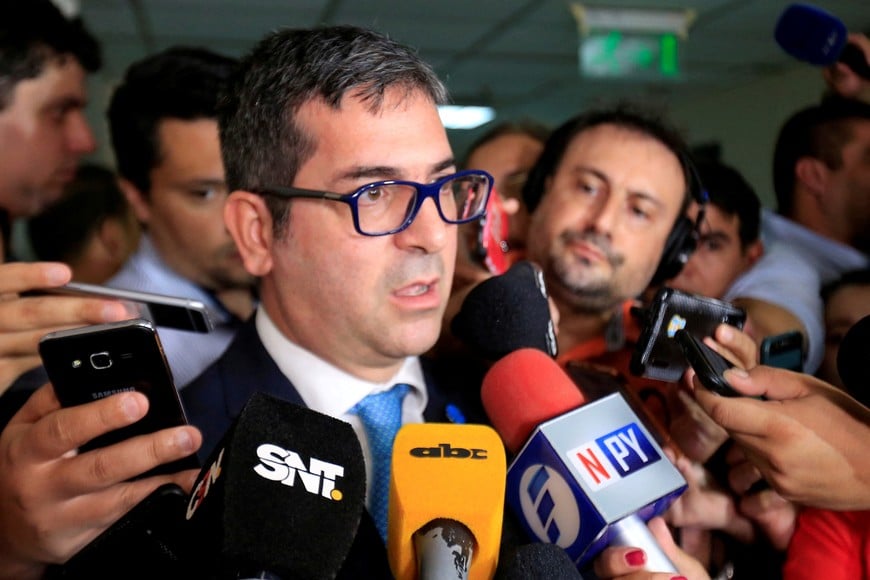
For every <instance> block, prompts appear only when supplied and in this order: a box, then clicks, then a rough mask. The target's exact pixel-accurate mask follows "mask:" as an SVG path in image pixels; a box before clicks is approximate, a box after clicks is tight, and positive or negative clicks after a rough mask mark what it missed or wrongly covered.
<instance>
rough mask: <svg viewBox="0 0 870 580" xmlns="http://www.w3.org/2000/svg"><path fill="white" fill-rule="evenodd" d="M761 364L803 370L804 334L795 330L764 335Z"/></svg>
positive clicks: (797, 370)
mask: <svg viewBox="0 0 870 580" xmlns="http://www.w3.org/2000/svg"><path fill="white" fill-rule="evenodd" d="M760 362H761V364H763V365H767V366H770V367H777V368H781V369H788V370H790V371H796V372H803V369H804V335H803V334H801V333H800V332H799V331H797V330H792V331H791V332H785V333H783V334H777V335H774V336H768V337H765V338H764V340H762V341H761V360H760Z"/></svg>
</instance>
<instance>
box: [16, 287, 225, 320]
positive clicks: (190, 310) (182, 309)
mask: <svg viewBox="0 0 870 580" xmlns="http://www.w3.org/2000/svg"><path fill="white" fill-rule="evenodd" d="M32 293H40V294H65V295H73V296H94V297H97V298H112V299H115V300H122V301H124V302H127V303H128V304H130V305H131V306H132V308H133V309H134V310H135V311H136V312H137V316H139V317H140V318H144V319H146V320H150V321H151V322H153V323H154V324H155V325H156V326H166V327H168V328H177V329H179V330H188V331H191V332H211V331H212V330H213V329H214V323H213V322H212V320H211V318H210V317H209V315H208V309H207V308H206V306H205V304H203V303H202V302H201V301H199V300H193V299H191V298H180V297H177V296H166V295H164V294H154V293H151V292H139V291H137V290H122V289H120V288H109V287H107V286H97V285H94V284H84V283H80V282H70V283H69V284H65V285H63V286H58V287H56V288H43V289H40V290H37V291H35V292H32Z"/></svg>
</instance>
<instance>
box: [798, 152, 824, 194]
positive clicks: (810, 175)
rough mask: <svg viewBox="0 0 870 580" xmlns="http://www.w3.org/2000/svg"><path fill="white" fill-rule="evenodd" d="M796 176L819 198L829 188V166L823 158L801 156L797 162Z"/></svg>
mask: <svg viewBox="0 0 870 580" xmlns="http://www.w3.org/2000/svg"><path fill="white" fill-rule="evenodd" d="M794 172H795V177H797V178H798V180H799V181H800V182H801V183H803V184H804V186H805V188H806V189H808V190H809V191H810V192H812V194H813V195H814V196H815V197H816V198H818V199H819V200H821V199H822V197H823V196H824V194H825V191H827V189H828V187H827V186H828V175H829V173H830V172H829V171H828V167H827V166H826V165H825V163H824V162H823V161H822V160H821V159H816V158H815V157H801V158H800V159H798V162H797V163H796V164H795V168H794Z"/></svg>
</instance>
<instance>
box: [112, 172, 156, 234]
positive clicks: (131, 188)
mask: <svg viewBox="0 0 870 580" xmlns="http://www.w3.org/2000/svg"><path fill="white" fill-rule="evenodd" d="M118 187H119V188H120V189H121V192H122V193H123V194H124V197H125V198H127V203H129V204H130V207H131V208H132V209H133V213H134V214H136V219H137V220H138V221H139V223H140V224H146V225H147V224H148V222H149V221H150V220H151V205H150V204H149V203H148V196H147V195H146V194H145V193H144V192H142V191H141V190H140V189H139V188H138V187H136V186H135V185H133V182H132V181H130V180H129V179H124V178H123V177H119V178H118Z"/></svg>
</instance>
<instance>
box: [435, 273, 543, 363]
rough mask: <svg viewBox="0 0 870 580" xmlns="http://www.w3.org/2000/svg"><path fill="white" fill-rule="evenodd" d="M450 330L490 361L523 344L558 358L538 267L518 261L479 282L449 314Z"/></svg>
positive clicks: (523, 346)
mask: <svg viewBox="0 0 870 580" xmlns="http://www.w3.org/2000/svg"><path fill="white" fill-rule="evenodd" d="M451 331H452V332H453V334H454V335H455V336H456V337H457V338H459V339H460V340H461V341H462V342H464V343H465V344H466V345H467V346H469V347H471V348H472V349H474V350H475V351H477V352H478V354H480V355H481V356H483V357H484V358H486V359H489V360H498V359H500V358H501V357H503V356H504V355H506V354H508V353H509V352H513V351H515V350H517V349H520V348H527V347H528V348H537V349H539V350H541V351H543V352H545V353H547V354H549V355H550V356H556V352H557V350H556V329H555V327H554V325H553V319H552V317H551V316H550V304H549V300H548V298H547V290H546V286H545V285H544V276H543V274H542V273H541V270H540V268H538V267H537V266H535V265H534V264H532V263H531V262H526V261H520V262H517V263H516V264H514V265H513V266H512V267H511V268H510V270H508V271H507V272H505V273H504V274H502V275H501V276H493V277H492V278H489V279H487V280H484V281H483V282H481V283H480V284H478V285H477V286H476V287H475V288H474V289H473V290H471V292H469V294H468V296H467V297H466V298H465V301H464V302H463V303H462V307H461V308H460V310H459V312H458V313H457V314H456V316H455V317H454V318H453V322H452V323H451Z"/></svg>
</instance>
